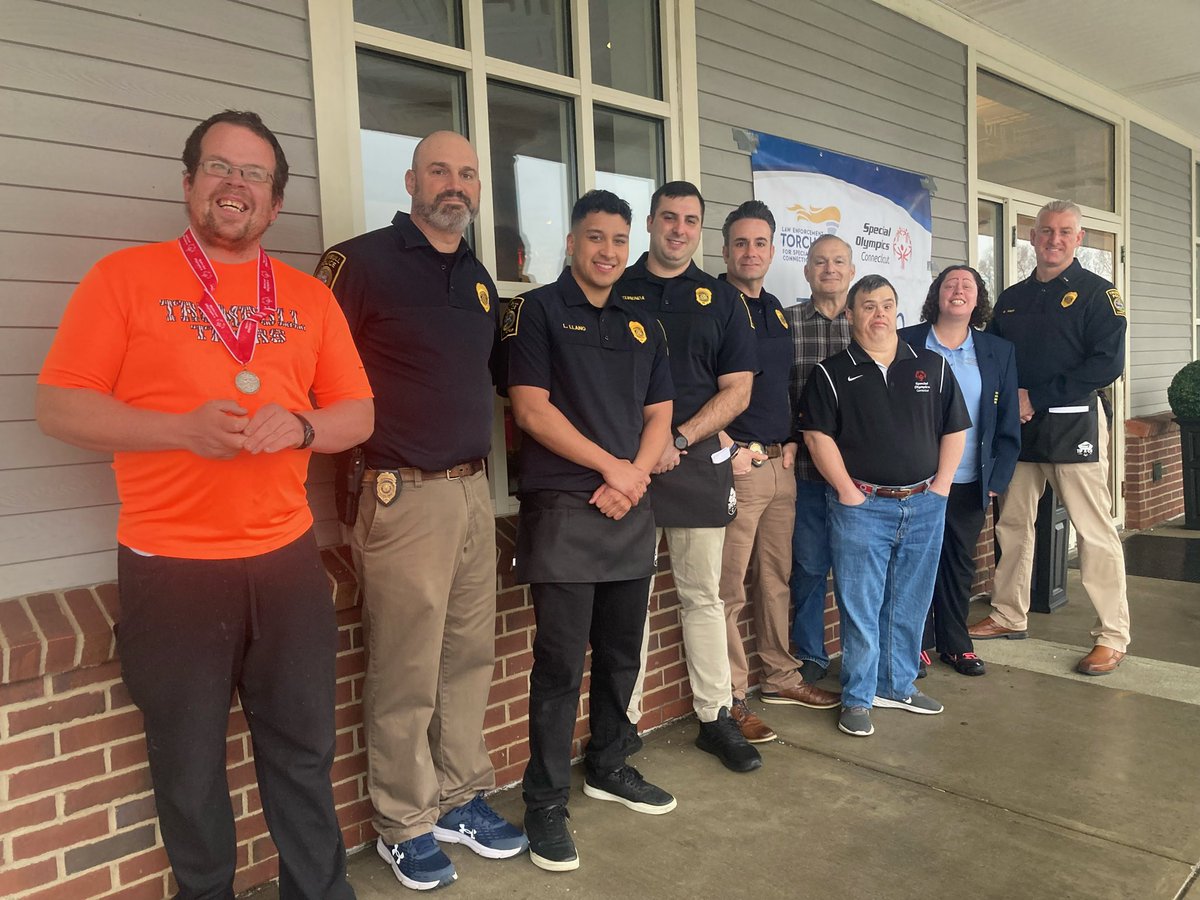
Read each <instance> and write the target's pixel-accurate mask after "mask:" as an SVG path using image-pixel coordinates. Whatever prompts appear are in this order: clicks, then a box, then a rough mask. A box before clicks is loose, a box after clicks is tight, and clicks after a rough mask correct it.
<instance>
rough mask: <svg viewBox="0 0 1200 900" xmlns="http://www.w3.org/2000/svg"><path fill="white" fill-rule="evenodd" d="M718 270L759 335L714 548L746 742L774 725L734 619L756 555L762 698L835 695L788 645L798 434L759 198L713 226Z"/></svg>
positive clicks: (827, 704) (799, 700)
mask: <svg viewBox="0 0 1200 900" xmlns="http://www.w3.org/2000/svg"><path fill="white" fill-rule="evenodd" d="M721 233H722V235H723V236H724V246H723V247H722V250H721V253H722V255H723V256H724V258H725V266H726V272H725V274H723V275H721V276H720V277H721V278H722V279H723V280H726V281H728V282H729V284H731V285H733V286H734V287H735V288H737V289H738V290H739V291H741V293H742V297H743V298H744V299H745V301H746V307H747V308H748V309H749V310H750V317H751V318H752V319H753V320H754V334H755V336H756V338H757V346H758V364H759V369H760V371H759V373H758V375H757V376H755V379H754V388H753V391H752V392H751V394H750V405H749V406H747V407H746V409H745V411H744V412H742V414H741V415H739V416H738V417H737V418H736V419H734V420H733V421H732V422H730V423H729V425H728V426H727V427H726V428H725V430H724V431H723V432H722V437H723V438H724V440H723V441H722V443H725V444H728V443H730V441H732V442H734V447H735V451H736V452H735V454H734V457H733V484H734V488H735V489H736V491H737V498H738V514H737V518H735V519H734V520H733V521H732V522H730V523H729V525H727V526H726V528H725V547H724V550H723V552H722V556H721V599H722V600H723V601H724V603H725V623H726V628H727V631H728V639H729V667H730V671H731V674H732V676H733V709H732V714H733V718H734V719H735V720H736V721H737V723H738V727H739V728H740V729H741V731H742V736H743V737H745V738H746V740H747V741H750V742H751V743H762V742H766V741H770V740H774V738H775V732H774V731H772V730H771V729H770V728H769V727H768V726H767V725H766V723H764V722H763V721H762V719H760V718H759V717H758V716H757V715H756V714H755V713H754V711H753V710H751V709H750V707H749V705H747V703H746V690H747V688H748V687H749V678H750V665H749V661H748V660H747V658H746V647H745V645H744V644H743V642H742V633H741V631H740V630H739V628H738V617H739V616H740V615H741V612H742V610H743V609H744V608H745V606H746V573H747V572H748V571H750V570H751V566H750V561H751V559H753V560H754V566H753V570H752V571H753V575H752V577H751V585H750V587H751V590H752V591H753V594H754V634H755V637H756V639H757V645H758V657H759V661H760V662H761V665H762V682H761V688H762V693H761V695H760V696H761V698H762V701H763V702H764V703H777V704H785V705H789V704H790V705H792V706H807V707H811V708H813V709H832V708H833V707H835V706H837V705H838V703H839V702H840V700H841V698H840V697H839V696H838V695H837V694H835V693H831V692H829V691H825V690H822V689H821V688H819V687H816V686H814V685H811V684H806V683H805V681H804V679H803V678H802V677H801V676H800V663H799V661H798V660H797V659H796V658H795V657H793V656H792V654H791V653H789V652H788V612H789V609H788V607H789V606H790V605H791V604H790V600H791V595H790V592H789V590H788V576H789V575H790V574H791V568H792V527H793V524H794V523H795V519H796V476H795V474H794V472H793V468H792V466H793V464H794V463H795V461H796V443H795V442H794V441H792V440H791V438H790V435H791V433H792V412H791V401H790V399H789V397H788V376H789V374H790V372H791V368H792V336H791V334H790V333H789V328H788V322H787V319H786V318H785V317H784V312H783V307H782V306H781V305H780V303H779V300H778V298H777V297H775V295H773V294H771V293H769V292H767V291H766V290H764V289H763V279H764V278H766V275H767V270H768V269H769V268H770V267H771V259H772V258H773V257H774V254H775V244H774V235H775V217H774V216H773V215H771V210H770V209H769V208H768V207H767V205H766V204H765V203H763V202H762V201H761V200H747V201H746V202H745V203H743V204H742V205H741V206H739V207H738V208H737V209H735V210H734V211H733V212H731V213H730V214H729V216H728V217H727V218H726V219H725V224H724V225H723V226H722V227H721Z"/></svg>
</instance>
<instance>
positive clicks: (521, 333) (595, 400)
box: [502, 268, 674, 494]
mask: <svg viewBox="0 0 1200 900" xmlns="http://www.w3.org/2000/svg"><path fill="white" fill-rule="evenodd" d="M502 338H503V341H504V345H505V350H506V351H507V354H506V355H507V357H508V383H509V385H530V386H533V387H539V388H543V389H545V390H547V391H549V392H550V402H551V403H552V404H553V405H554V406H555V407H556V408H557V409H558V410H559V411H560V412H561V413H562V414H563V415H564V416H565V417H566V419H567V421H569V422H570V423H571V424H572V425H573V426H575V428H576V429H577V430H578V431H579V433H580V434H582V435H583V436H584V437H586V438H588V439H589V440H590V441H592V442H594V443H596V444H598V445H599V446H601V447H603V448H604V449H605V450H607V451H608V452H609V453H611V454H612V455H613V456H615V457H617V458H618V459H628V460H632V459H634V458H635V457H636V456H637V453H638V449H639V447H640V446H641V435H642V430H643V428H644V422H643V412H644V407H646V406H649V405H651V404H654V403H661V402H663V401H666V400H671V399H672V398H673V397H674V387H673V386H672V384H671V373H670V364H669V363H668V361H667V347H666V338H665V337H664V335H663V332H662V328H661V326H660V325H659V324H658V322H657V321H655V319H654V317H653V316H650V315H649V314H648V313H647V312H646V311H645V309H644V308H643V307H640V306H636V305H634V304H632V303H628V302H626V301H624V300H622V299H620V297H618V296H617V294H616V292H615V291H614V292H612V293H610V295H609V300H608V303H607V304H606V305H605V306H603V307H601V308H597V307H595V306H593V305H592V304H591V303H590V302H588V299H587V297H586V296H584V293H583V291H582V290H581V289H580V287H579V284H578V283H577V282H576V281H575V277H574V276H573V275H572V274H571V270H570V268H566V269H564V270H563V272H562V274H561V275H559V277H558V280H557V281H556V282H555V283H554V284H549V285H546V286H544V287H540V288H537V289H535V290H533V291H530V292H529V293H528V294H525V295H524V296H521V297H517V298H515V299H514V300H513V301H512V302H511V304H510V305H509V311H508V312H507V313H506V314H505V318H504V325H503V332H502ZM603 482H604V479H603V477H602V476H601V475H600V473H599V472H596V471H595V470H593V469H589V468H586V467H584V466H581V465H579V464H578V463H574V462H572V461H570V460H568V459H564V458H563V457H561V456H559V455H558V454H556V453H554V452H552V451H550V450H548V449H546V448H545V447H543V446H542V445H541V444H539V443H538V442H537V441H536V440H535V439H533V438H532V437H530V436H528V435H526V436H525V438H524V440H523V442H522V445H521V467H520V483H521V492H522V494H524V493H525V492H527V491H538V490H557V491H586V492H589V493H590V492H591V491H594V490H595V489H596V488H598V487H599V486H600V485H601V484H602V483H603Z"/></svg>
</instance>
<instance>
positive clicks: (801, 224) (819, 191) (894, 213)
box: [750, 134, 933, 327]
mask: <svg viewBox="0 0 1200 900" xmlns="http://www.w3.org/2000/svg"><path fill="white" fill-rule="evenodd" d="M755 137H756V138H757V146H756V148H755V150H754V151H753V152H752V153H751V155H750V168H751V171H752V173H753V176H754V196H755V198H756V199H758V200H761V201H763V202H764V203H766V204H767V206H769V207H770V208H771V212H772V213H774V214H775V225H776V227H775V261H774V262H773V263H772V264H771V270H770V271H769V272H768V273H767V279H766V282H765V287H766V289H767V290H768V291H770V292H771V293H772V294H774V295H775V296H777V297H778V298H779V299H780V300H781V301H782V303H783V305H784V306H791V305H793V304H795V303H798V302H800V301H801V300H804V299H807V298H808V297H809V296H810V295H811V291H810V290H809V287H808V282H807V281H806V280H805V278H804V264H805V262H807V261H808V248H809V247H810V246H811V245H812V242H813V241H814V240H815V239H816V238H818V237H820V236H821V235H823V234H836V235H837V236H838V237H840V238H841V239H842V240H844V241H845V242H846V243H847V244H849V245H850V247H851V248H852V249H853V251H854V267H855V270H856V275H855V277H856V278H861V277H862V276H863V275H871V274H877V275H883V276H885V277H886V278H887V279H888V280H889V281H891V282H892V284H894V285H895V286H896V293H897V297H898V299H899V306H900V314H899V316H898V325H899V326H901V327H902V326H904V325H912V324H915V323H916V322H918V321H920V317H921V315H920V314H921V306H922V305H923V304H924V302H925V293H926V292H927V291H928V290H929V284H930V282H931V281H932V280H933V277H932V275H931V273H930V261H931V259H932V256H933V220H932V217H931V216H930V212H929V189H928V187H927V186H926V185H927V181H926V179H925V178H924V177H923V176H921V175H918V174H916V173H914V172H906V171H904V170H902V169H893V168H891V167H890V166H884V165H880V164H878V163H873V162H869V161H867V160H863V159H856V158H855V157H853V156H844V155H842V154H841V153H833V152H831V151H829V150H822V149H821V148H820V147H811V146H809V145H808V144H801V143H799V142H797V141H789V140H787V139H786V138H781V137H775V136H774V135H769V134H756V135H755Z"/></svg>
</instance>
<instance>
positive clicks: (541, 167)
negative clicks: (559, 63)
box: [484, 83, 578, 284]
mask: <svg viewBox="0 0 1200 900" xmlns="http://www.w3.org/2000/svg"><path fill="white" fill-rule="evenodd" d="M488 118H489V119H490V121H491V147H492V184H491V190H492V200H493V205H494V207H495V214H496V278H497V279H498V280H500V281H536V282H538V283H539V284H547V283H549V282H552V281H554V280H555V279H556V278H558V273H559V272H561V271H562V267H563V259H564V255H565V252H566V237H567V230H568V226H569V222H570V215H571V204H573V203H574V202H575V196H576V190H575V186H576V184H577V183H578V182H577V180H576V177H575V147H574V141H573V139H572V135H573V133H574V131H573V126H572V122H573V118H572V111H571V102H570V101H569V100H564V99H560V98H557V97H550V96H547V95H545V94H539V93H537V92H535V91H528V90H524V89H522V88H516V87H510V86H508V85H503V84H496V83H490V84H488ZM484 187H485V189H486V188H487V187H488V185H484ZM522 259H523V261H524V265H523V266H522V264H521V260H522Z"/></svg>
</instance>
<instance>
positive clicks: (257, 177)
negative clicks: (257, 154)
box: [200, 159, 275, 184]
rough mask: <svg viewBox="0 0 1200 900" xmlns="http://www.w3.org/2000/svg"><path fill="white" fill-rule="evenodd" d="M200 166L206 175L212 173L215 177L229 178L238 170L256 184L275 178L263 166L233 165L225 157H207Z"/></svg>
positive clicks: (246, 179)
mask: <svg viewBox="0 0 1200 900" xmlns="http://www.w3.org/2000/svg"><path fill="white" fill-rule="evenodd" d="M200 168H201V169H202V170H203V171H204V174H205V175H212V176H213V177H214V178H228V177H229V176H230V175H232V174H233V173H234V172H237V173H238V174H239V175H240V176H241V177H242V178H243V179H244V180H245V181H251V182H254V183H255V184H266V183H267V182H270V181H274V180H275V176H273V175H272V174H271V173H270V172H268V171H267V170H266V169H264V168H262V167H261V166H231V165H230V164H229V163H227V162H225V160H223V159H206V160H204V162H202V163H200Z"/></svg>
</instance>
